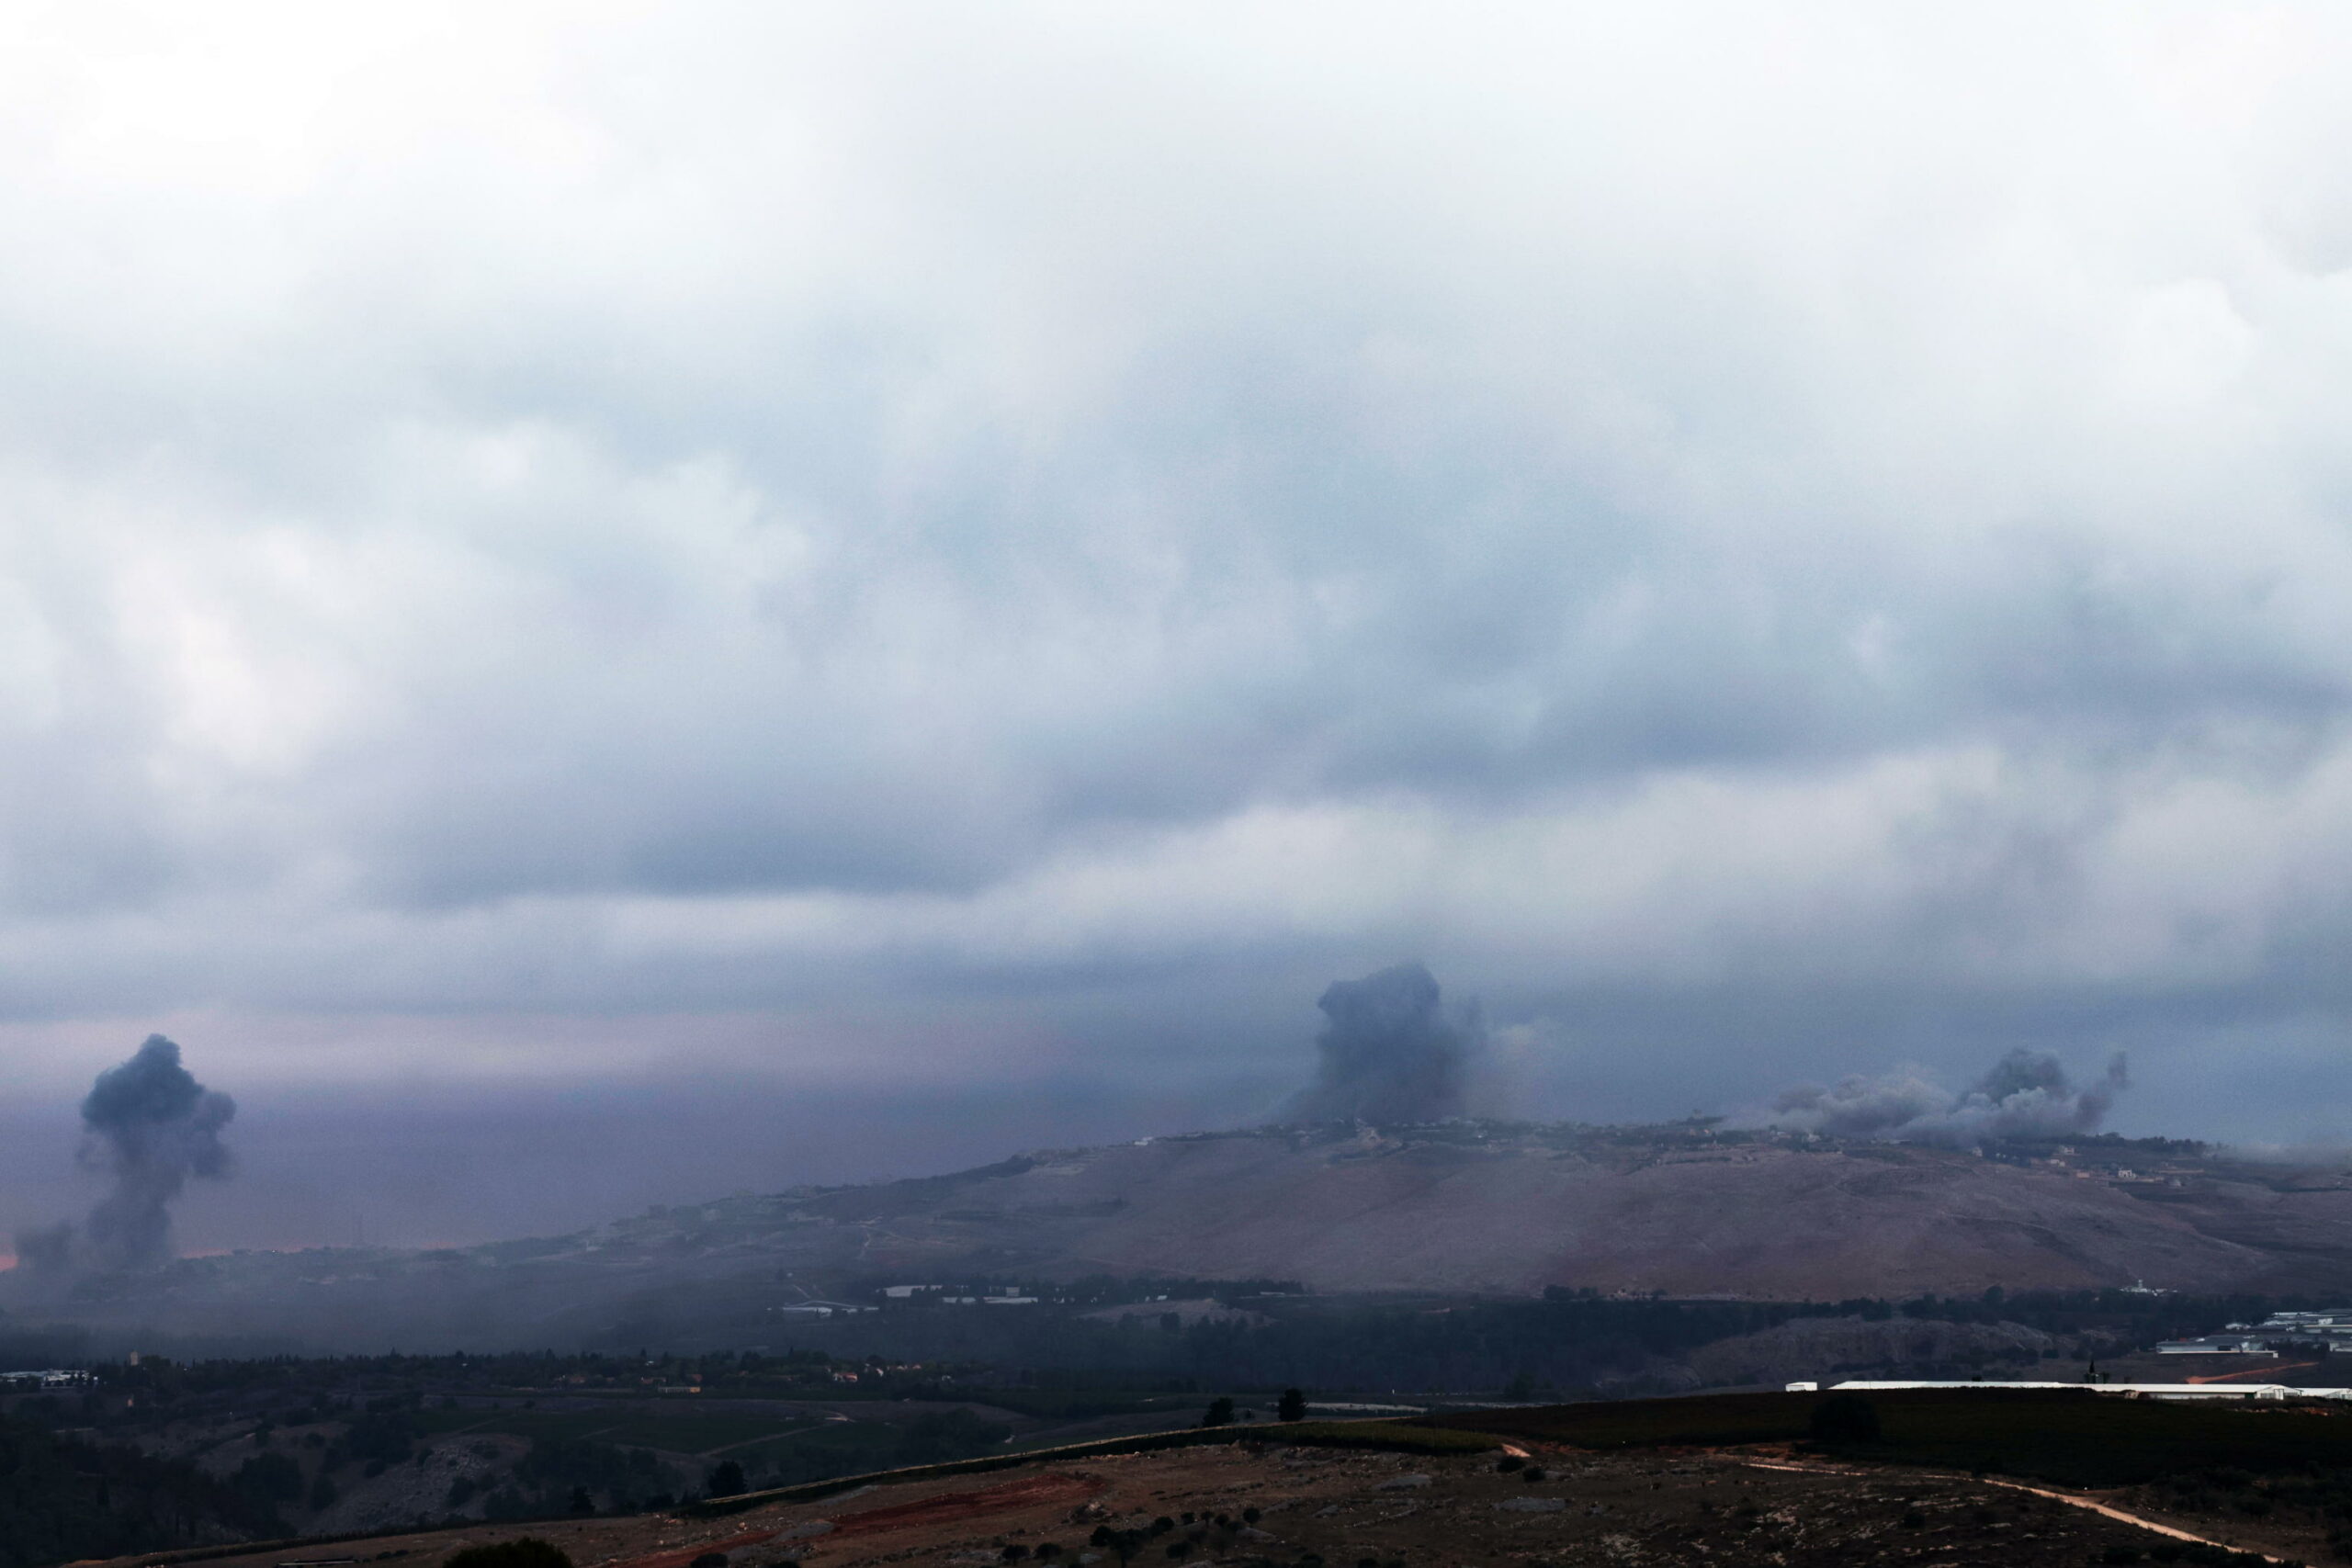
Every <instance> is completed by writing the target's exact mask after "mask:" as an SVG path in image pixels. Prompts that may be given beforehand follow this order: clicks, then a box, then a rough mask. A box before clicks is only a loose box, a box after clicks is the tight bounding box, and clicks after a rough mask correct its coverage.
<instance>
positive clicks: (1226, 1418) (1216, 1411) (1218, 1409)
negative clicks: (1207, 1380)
mask: <svg viewBox="0 0 2352 1568" xmlns="http://www.w3.org/2000/svg"><path fill="white" fill-rule="evenodd" d="M1201 1425H1202V1426H1204V1427H1230V1426H1232V1425H1233V1401H1231V1400H1230V1399H1227V1398H1226V1397H1225V1396H1224V1395H1223V1394H1219V1395H1218V1396H1217V1397H1216V1398H1215V1399H1212V1400H1210V1401H1209V1407H1208V1410H1207V1412H1206V1413H1205V1414H1204V1415H1203V1416H1201Z"/></svg>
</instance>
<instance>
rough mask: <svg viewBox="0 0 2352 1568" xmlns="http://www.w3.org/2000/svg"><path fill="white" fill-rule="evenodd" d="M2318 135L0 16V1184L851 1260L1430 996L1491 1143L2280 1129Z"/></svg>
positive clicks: (2008, 83) (1684, 30)
mask: <svg viewBox="0 0 2352 1568" xmlns="http://www.w3.org/2000/svg"><path fill="white" fill-rule="evenodd" d="M2347 81H2352V13H2347V12H2346V10H2345V9H2344V8H2342V7H2340V6H2325V5H2311V6H2295V5H2252V4H2246V5H2232V4H2211V5H2191V4H2163V3H2155V0H2143V3H2133V4H2128V5H2127V4H2120V3H2119V4H2088V3H2077V0H2032V3H2031V4H2023V3H2020V4H2014V5H2010V4H1999V3H1992V4H1984V5H1977V6H1885V5H1883V4H1876V3H1863V0H1857V3H1854V4H1850V5H1849V4H1838V3H1834V0H1815V3H1805V4H1796V3H1789V4H1777V5H1775V4H1760V3H1759V4H1731V3H1721V4H1701V3H1678V0H1653V3H1649V4H1644V5H1638V6H1633V5H1624V4H1592V5H1582V4H1577V5H1528V6H1477V5H1453V6H1442V7H1430V6H1381V5H1374V4H1365V3H1363V0H1351V3H1350V4H1346V5H1329V6H1317V5H1296V6H1265V5H1239V4H1234V5H1221V4H1197V3H1193V4H1182V5H1178V4H1167V5H1103V4H1100V3H1078V0H1072V3H1069V4H1058V5H1057V4H1024V3H1020V0H998V3H994V4H990V5H987V6H966V5H948V4H941V5H933V6H918V5H902V4H890V3H886V0H855V3H853V4H843V5H839V6H827V5H816V4H811V5H799V6H773V5H765V4H746V5H741V6H733V5H721V4H695V3H689V0H661V3H659V4H645V5H601V6H600V5H590V4H582V3H581V0H565V3H564V4H561V5H554V6H544V7H541V6H528V5H520V4H513V5H498V6H481V5H479V4H470V5H463V6H459V5H443V6H435V5H428V4H421V3H414V0H410V3H403V4H401V5H398V6H394V5H376V6H312V5H288V6H240V5H234V4H221V5H211V6H200V7H189V6H183V5H175V4H156V5H152V6H125V5H110V4H105V3H100V0H85V3H81V4H75V5H71V6H29V5H26V6H10V7H7V8H6V10H5V12H0V236H5V239H0V953H5V962H0V1052H5V1066H4V1069H0V1097H13V1100H14V1103H15V1104H16V1106H17V1113H19V1114H22V1115H27V1116H30V1115H32V1114H33V1111H34V1109H35V1108H39V1107H53V1108H60V1109H61V1110H66V1111H70V1100H71V1097H72V1096H73V1095H74V1093H75V1092H77V1091H78V1090H79V1089H81V1088H82V1087H84V1086H86V1084H87V1082H88V1080H89V1077H90V1075H91V1074H92V1073H93V1072H95V1071H96V1069H97V1068H99V1067H101V1066H106V1065H107V1064H108V1063H110V1062H113V1061H116V1060H119V1059H120V1058H121V1057H122V1056H124V1055H127V1054H128V1053H129V1051H130V1049H131V1048H132V1047H133V1046H134V1045H135V1044H136V1043H138V1041H139V1040H140V1039H141V1037H142V1036H143V1035H145V1034H146V1033H147V1032H149V1031H151V1030H163V1031H164V1032H169V1033H171V1034H173V1035H174V1036H175V1038H177V1039H179V1040H180V1041H181V1042H182V1043H183V1044H184V1045H185V1046H186V1047H187V1060H188V1063H189V1065H190V1066H191V1067H193V1068H194V1069H195V1070H196V1071H197V1072H198V1076H199V1077H203V1078H204V1079H205V1080H206V1081H207V1082H208V1083H209V1084H212V1085H214V1086H215V1087H218V1088H220V1089H227V1090H229V1091H230V1092H232V1093H233V1094H235V1095H237V1096H238V1097H239V1099H240V1100H242V1101H243V1103H244V1104H245V1105H246V1106H247V1107H248V1116H247V1119H246V1122H245V1123H244V1124H243V1132H244V1133H245V1134H247V1135H248V1136H249V1138H250V1136H252V1135H258V1132H259V1129H261V1128H262V1127H263V1126H264V1125H265V1124H266V1107H268V1106H269V1105H270V1104H272V1103H273V1097H274V1096H275V1097H278V1099H279V1100H283V1101H284V1102H285V1103H288V1104H291V1103H293V1102H294V1101H295V1100H300V1102H301V1103H304V1104H310V1105H340V1106H343V1107H345V1109H346V1110H347V1109H348V1108H350V1107H353V1106H357V1105H362V1104H369V1105H389V1104H397V1103H400V1102H401V1101H402V1100H403V1099H404V1098H413V1099H414V1100H415V1101H416V1102H417V1103H422V1102H424V1100H431V1099H433V1097H435V1096H438V1097H443V1098H444V1099H446V1097H447V1096H448V1095H450V1094H452V1093H456V1092H458V1090H459V1089H462V1088H463V1086H467V1085H473V1086H477V1087H478V1089H479V1092H480V1094H481V1096H485V1097H489V1098H490V1099H493V1100H494V1099H496V1098H497V1097H499V1096H513V1095H525V1096H527V1095H529V1094H533V1093H537V1092H541V1090H544V1091H545V1092H548V1093H551V1094H559V1095H560V1094H582V1095H594V1096H602V1097H605V1099H604V1100H600V1101H599V1103H604V1102H605V1101H611V1102H614V1103H619V1102H622V1101H625V1100H626V1099H627V1097H628V1093H629V1092H631V1086H633V1085H641V1084H644V1083H646V1082H649V1081H650V1082H656V1083H660V1084H662V1085H663V1086H665V1089H664V1092H665V1093H669V1092H677V1093H685V1092H688V1091H689V1090H690V1089H691V1088H692V1086H693V1085H695V1084H697V1083H701V1084H706V1085H709V1086H721V1085H724V1086H728V1087H726V1088H725V1089H724V1091H723V1094H724V1098H725V1099H727V1100H729V1102H730V1103H740V1102H741V1099H742V1096H743V1095H744V1093H746V1092H747V1091H746V1089H745V1088H744V1086H747V1085H748V1086H755V1089H756V1093H758V1094H773V1095H775V1097H777V1103H779V1104H780V1105H781V1104H785V1103H786V1102H787V1101H789V1102H791V1103H797V1104H803V1105H804V1106H805V1105H806V1104H809V1103H815V1100H808V1099H806V1098H804V1099H803V1100H793V1099H792V1097H795V1096H800V1097H810V1096H814V1097H820V1098H821V1097H825V1096H831V1097H834V1098H833V1099H832V1100H828V1101H827V1103H840V1104H847V1103H850V1102H852V1101H855V1102H856V1103H859V1104H865V1105H886V1104H888V1103H892V1102H893V1097H894V1096H897V1097H899V1100H898V1101H897V1102H898V1103H901V1104H903V1105H906V1106H922V1107H929V1108H930V1109H928V1110H925V1111H922V1112H921V1114H916V1113H915V1112H913V1111H909V1112H908V1113H907V1114H906V1115H905V1116H903V1117H901V1118H900V1122H899V1123H897V1124H894V1125H897V1126H898V1131H897V1132H896V1133H894V1134H892V1136H893V1137H895V1138H898V1139H899V1142H897V1143H893V1144H890V1145H888V1146H889V1147H890V1148H892V1149H893V1150H895V1151H898V1152H897V1153H895V1154H894V1155H893V1156H892V1157H894V1158H899V1159H901V1160H902V1161H903V1163H905V1164H907V1165H908V1166H909V1167H910V1168H912V1167H921V1166H923V1165H925V1164H927V1163H929V1161H928V1160H927V1158H926V1155H927V1153H928V1152H930V1151H932V1150H933V1147H934V1145H931V1144H929V1143H927V1142H926V1141H925V1140H926V1138H927V1137H928V1136H929V1134H926V1133H924V1132H923V1130H922V1129H923V1128H924V1126H925V1125H927V1124H928V1125H936V1124H937V1122H936V1118H937V1117H938V1116H939V1115H942V1114H944V1113H943V1112H940V1111H938V1108H939V1107H941V1106H943V1105H947V1104H950V1103H967V1102H968V1103H973V1104H978V1103H979V1102H980V1101H982V1100H988V1101H989V1103H1002V1102H1005V1100H1006V1097H1008V1096H1010V1097H1012V1098H1013V1099H1020V1098H1022V1097H1023V1096H1029V1095H1032V1094H1033V1093H1043V1092H1045V1091H1043V1090H1039V1089H1037V1088H1036V1086H1056V1087H1053V1088H1052V1089H1051V1094H1058V1095H1062V1096H1065V1097H1066V1099H1065V1100H1053V1101H1052V1103H1056V1104H1061V1103H1069V1104H1077V1103H1080V1102H1081V1101H1082V1102H1083V1103H1084V1104H1085V1105H1087V1106H1088V1107H1089V1108H1090V1109H1089V1110H1088V1111H1086V1113H1085V1115H1084V1116H1082V1117H1079V1118H1077V1120H1078V1121H1080V1122H1084V1124H1085V1129H1086V1130H1087V1131H1088V1132H1089V1133H1090V1134H1094V1135H1114V1134H1118V1133H1120V1132H1121V1131H1123V1130H1128V1129H1131V1130H1133V1131H1136V1132H1142V1131H1153V1130H1166V1128H1165V1127H1164V1126H1162V1125H1160V1124H1161V1123H1166V1122H1177V1121H1182V1120H1183V1119H1186V1118H1191V1119H1195V1120H1198V1119H1207V1120H1216V1119H1219V1118H1226V1119H1239V1118H1245V1117H1248V1116H1250V1115H1254V1114H1259V1113H1261V1112H1262V1111H1265V1110H1266V1109H1268V1108H1270V1107H1271V1106H1272V1104H1274V1103H1275V1102H1276V1101H1277V1100H1278V1099H1279V1098H1280V1096H1281V1095H1282V1093H1283V1092H1284V1091H1285V1090H1286V1089H1289V1088H1291V1087H1294V1086H1295V1084H1297V1083H1298V1082H1300V1081H1303V1080H1304V1078H1305V1077H1306V1073H1307V1072H1308V1071H1309V1068H1310V1066H1311V1062H1312V1049H1311V1041H1312V1036H1313V1032H1314V1027H1315V1024H1316V1023H1317V1017H1316V1014H1315V1012H1314V1009H1313V1002H1314V999H1315V997H1316V995H1317V993H1318V992H1319V991H1320V990H1321V988H1322V987H1323V986H1324V985H1325V984H1326V983H1327V982H1329V980H1331V979H1334V978H1338V977H1340V976H1350V975H1358V974H1363V973H1364V972H1366V971H1369V970H1371V969H1374V968H1376V967H1379V966H1381V965H1383V964H1390V963H1394V962H1397V961H1398V960H1400V959H1405V958H1420V959H1424V960H1426V961H1427V962H1428V963H1429V964H1430V967H1431V968H1432V970H1433V971H1434V972H1435V973H1436V974H1437V975H1438V976H1439V977H1440V979H1441V980H1442V981H1443V982H1444V984H1445V985H1446V987H1448V989H1449V992H1451V993H1453V994H1456V995H1464V996H1467V995H1476V996H1478V997H1481V998H1484V999H1485V1001H1486V1004H1487V1011H1488V1015H1489V1018H1490V1021H1492V1022H1493V1023H1494V1024H1495V1025H1496V1026H1497V1029H1498V1042H1497V1047H1496V1050H1495V1053H1494V1055H1495V1058H1496V1060H1495V1061H1494V1063H1493V1064H1492V1071H1491V1072H1490V1074H1489V1075H1488V1077H1487V1089H1486V1092H1487V1094H1488V1095H1489V1096H1490V1097H1493V1098H1495V1099H1496V1100H1498V1103H1502V1104H1509V1105H1511V1106H1515V1107H1517V1108H1520V1109H1523V1110H1528V1111H1537V1112H1541V1113H1548V1114H1560V1115H1590V1116H1633V1115H1643V1116H1648V1115H1665V1114H1676V1113H1680V1112H1683V1111H1689V1110H1691V1109H1693V1108H1694V1104H1695V1105H1696V1106H1697V1107H1699V1108H1704V1109H1710V1110H1722V1109H1729V1108H1732V1107H1735V1106H1737V1105H1739V1104H1742V1103H1749V1102H1752V1101H1754V1100H1756V1099H1757V1098H1758V1097H1759V1096H1763V1095H1767V1094H1769V1093H1770V1091H1771V1090H1772V1089H1774V1088H1775V1087H1776V1086H1778V1085H1781V1084H1782V1083H1785V1082H1788V1081H1790V1080H1792V1079H1794V1078H1800V1077H1815V1078H1818V1077H1825V1076H1834V1075H1836V1074H1838V1073H1840V1072H1844V1071H1849V1070H1876V1069H1880V1068H1883V1067H1886V1066H1892V1065H1894V1064H1895V1063H1897V1062H1905V1061H1909V1062H1918V1063H1922V1064H1924V1065H1925V1066H1928V1067H1929V1068H1931V1069H1934V1070H1937V1071H1939V1072H1942V1073H1944V1074H1946V1075H1947V1076H1948V1077H1950V1078H1951V1081H1953V1082H1955V1083H1958V1082H1961V1081H1963V1080H1965V1079H1966V1078H1967V1077H1971V1076H1973V1074H1974V1073H1975V1072H1977V1071H1979V1070H1981V1068H1982V1067H1983V1066H1984V1065H1985V1062H1987V1061H1988V1060H1989V1059H1990V1058H1991V1057H1992V1055H1995V1054H1996V1053H1997V1052H1998V1051H1999V1050H2001V1049H2004V1048H2006V1047H2007V1045H2009V1044H2013V1043H2030V1044H2033V1045H2036V1046H2038V1047H2042V1048H2047V1049H2052V1050H2055V1051H2057V1052H2058V1053H2059V1054H2060V1055H2062V1056H2063V1057H2064V1058H2065V1059H2066V1060H2067V1061H2068V1062H2070V1063H2071V1064H2073V1065H2075V1066H2076V1067H2077V1069H2078V1070H2082V1071H2086V1072H2087V1071H2095V1070H2096V1068H2097V1066H2098V1063H2099V1062H2100V1061H2102V1060H2103V1059H2104V1058H2105V1056H2106V1055H2107V1054H2108V1053H2109V1051H2111V1050H2113V1049H2116V1048H2123V1049H2127V1050H2129V1051H2130V1052H2131V1054H2132V1058H2133V1062H2134V1074H2135V1077H2136V1078H2137V1079H2138V1087H2137V1088H2136V1089H2134V1090H2133V1091H2132V1092H2131V1095H2130V1096H2129V1097H2128V1098H2127V1100H2126V1101H2125V1103H2124V1107H2123V1109H2122V1111H2121V1112H2120V1121H2121V1122H2122V1123H2123V1124H2124V1125H2125V1126H2127V1127H2129V1128H2131V1129H2134V1130H2151V1131H2153V1130H2165V1131H2174V1132H2180V1133H2188V1134H2220V1135H2226V1136H2233V1137H2245V1138H2278V1139H2289V1138H2298V1137H2307V1136H2314V1135H2326V1134H2337V1133H2341V1132H2343V1131H2345V1130H2346V1129H2347V1128H2352V1071H2347V1070H2346V1066H2347V1064H2346V1049H2345V1047H2346V1021H2347V1012H2352V964H2346V961H2345V953H2346V944H2347V940H2348V939H2352V732H2347V718H2348V717H2352V440H2347V435H2352V418H2348V416H2352V159H2347V158H2346V156H2345V149H2346V147H2347V146H2352V93H2347V92H2346V90H2345V88H2346V82H2347ZM533 1086H538V1087H537V1088H534V1087H533ZM427 1090H429V1091H430V1092H429V1093H427ZM712 1092H713V1093H719V1092H720V1090H719V1089H717V1088H714V1089H712ZM844 1096H845V1097H848V1098H847V1099H842V1098H841V1097H844ZM959 1096H961V1097H966V1099H965V1100H958V1099H957V1097H959ZM991 1096H993V1097H995V1098H994V1099H993V1100H991V1099H990V1097H991ZM616 1097H617V1098H616ZM971 1097H978V1099H972V1098H971ZM1047 1099H1048V1100H1050V1099H1051V1096H1050V1095H1048V1096H1047ZM440 1102H442V1101H441V1100H435V1103H440ZM1028 1103H1031V1104H1033V1105H1034V1104H1042V1103H1046V1100H1030V1101H1028ZM48 1113H49V1112H47V1111H43V1112H42V1114H48ZM338 1113H340V1112H338ZM876 1114H880V1113H879V1112H877V1113H876ZM779 1115H780V1117H782V1118H783V1119H782V1120H780V1121H779V1123H778V1125H779V1126H781V1125H784V1124H785V1123H786V1122H788V1121H789V1120H790V1118H789V1117H788V1116H784V1114H783V1113H782V1112H779ZM925 1118H933V1121H932V1122H929V1123H926V1122H925ZM950 1120H956V1118H954V1117H951V1118H950ZM958 1124H959V1125H962V1124H964V1123H963V1122H960V1121H959V1122H958ZM978 1124H982V1125H992V1124H989V1123H987V1122H985V1118H983V1119H982V1122H980V1123H978ZM910 1129H911V1131H910ZM1010 1131H1012V1129H1011V1128H1010V1126H1009V1125H1008V1133H1010ZM1023 1132H1024V1134H1025V1123H1024V1124H1023ZM71 1134H72V1127H71V1121H70V1114H69V1115H67V1116H66V1117H65V1119H64V1120H63V1121H62V1122H60V1124H59V1129H58V1132H57V1134H56V1135H57V1137H58V1139H59V1146H60V1147H61V1148H62V1147H65V1146H69V1145H70V1142H71ZM19 1146H21V1145H19ZM748 1146H753V1147H755V1148H756V1160H753V1158H752V1156H751V1155H747V1156H745V1157H746V1160H747V1161H751V1162H752V1163H754V1164H757V1165H758V1168H757V1169H756V1170H754V1171H752V1174H751V1175H747V1176H746V1178H745V1179H747V1180H750V1179H755V1178H756V1177H759V1176H763V1175H765V1174H766V1173H767V1172H769V1171H771V1170H773V1171H774V1172H775V1173H776V1175H777V1176H778V1177H779V1178H781V1177H785V1176H790V1175H794V1174H797V1173H799V1172H801V1171H803V1170H804V1169H815V1168H819V1167H820V1166H822V1165H823V1162H822V1161H821V1160H816V1161H815V1163H813V1164H812V1163H811V1159H813V1158H814V1156H810V1158H809V1159H800V1162H799V1163H798V1164H796V1163H795V1161H796V1158H798V1156H796V1154H795V1152H794V1148H793V1147H792V1146H790V1143H789V1140H780V1141H779V1144H778V1145H777V1146H775V1147H765V1146H760V1145H759V1141H758V1140H757V1139H756V1138H754V1139H752V1140H751V1145H748ZM877 1146H878V1145H877ZM936 1146H937V1147H939V1148H944V1145H936ZM956 1152H957V1153H958V1154H960V1153H962V1152H963V1151H962V1149H961V1147H960V1145H959V1146H958V1147H957V1149H956ZM265 1153H266V1151H265ZM27 1157H29V1156H27ZM827 1157H831V1156H827ZM866 1157H868V1159H869V1163H870V1159H871V1157H873V1156H871V1155H870V1151H869V1155H868V1156H866ZM10 1158H11V1159H12V1160H14V1159H16V1158H17V1156H10ZM759 1162H764V1163H759ZM851 1163H852V1164H854V1163H855V1162H854V1161H852V1162H851ZM825 1168H827V1169H834V1168H838V1162H836V1166H835V1167H825ZM860 1173H865V1172H864V1171H861V1172H860ZM714 1179H715V1178H714Z"/></svg>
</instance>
